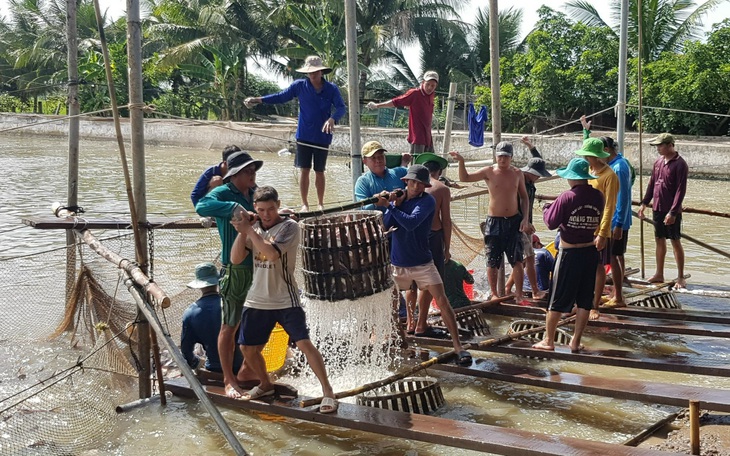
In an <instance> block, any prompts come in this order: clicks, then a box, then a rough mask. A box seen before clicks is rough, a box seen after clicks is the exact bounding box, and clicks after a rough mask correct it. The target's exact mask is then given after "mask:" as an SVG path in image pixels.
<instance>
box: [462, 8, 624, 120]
mask: <svg viewBox="0 0 730 456" xmlns="http://www.w3.org/2000/svg"><path fill="white" fill-rule="evenodd" d="M538 14H539V17H540V19H539V21H538V22H537V24H536V26H535V29H534V30H533V31H532V32H531V33H530V34H529V35H528V36H527V38H526V51H525V52H518V53H516V54H514V56H512V57H511V58H510V57H509V56H507V57H503V58H501V59H500V73H501V74H500V78H501V101H502V110H503V114H502V118H503V120H502V122H503V128H504V129H505V130H506V131H524V130H526V129H528V127H529V126H533V127H534V126H535V125H536V123H535V122H536V120H537V119H541V120H542V122H543V124H544V125H557V124H560V123H562V122H563V121H565V120H566V119H573V118H575V117H577V116H578V115H579V114H580V113H583V112H595V111H598V110H600V109H603V108H605V107H607V106H611V105H612V104H614V102H615V98H616V92H617V80H618V78H617V69H616V66H617V63H618V41H617V40H616V39H615V37H614V36H613V34H612V33H611V31H610V30H609V29H607V28H606V27H589V26H587V25H585V24H581V23H579V24H575V23H573V22H571V21H570V20H569V19H568V18H567V16H566V15H565V14H563V13H559V12H556V11H554V10H552V9H550V8H548V7H541V8H540V9H539V10H538ZM476 92H477V94H478V95H479V98H478V100H477V101H478V102H479V103H481V104H486V105H489V104H490V103H491V101H490V100H491V95H490V90H489V88H488V87H485V86H478V87H477V88H476Z"/></svg>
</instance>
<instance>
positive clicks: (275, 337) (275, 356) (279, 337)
mask: <svg viewBox="0 0 730 456" xmlns="http://www.w3.org/2000/svg"><path fill="white" fill-rule="evenodd" d="M288 346H289V334H287V333H286V331H284V328H282V327H281V325H279V323H277V324H276V326H275V327H274V330H273V331H272V332H271V336H269V341H268V342H266V345H264V350H263V352H262V354H263V355H264V361H266V372H274V371H276V370H279V369H281V366H283V365H284V361H286V349H287V347H288Z"/></svg>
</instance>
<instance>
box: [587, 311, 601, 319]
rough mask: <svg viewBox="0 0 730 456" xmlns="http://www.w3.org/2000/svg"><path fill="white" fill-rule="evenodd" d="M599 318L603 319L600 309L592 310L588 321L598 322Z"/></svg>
mask: <svg viewBox="0 0 730 456" xmlns="http://www.w3.org/2000/svg"><path fill="white" fill-rule="evenodd" d="M599 318H601V312H599V311H598V309H591V312H590V313H589V314H588V319H589V320H591V321H593V320H598V319H599Z"/></svg>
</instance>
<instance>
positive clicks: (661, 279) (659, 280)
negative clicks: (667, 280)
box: [647, 274, 664, 283]
mask: <svg viewBox="0 0 730 456" xmlns="http://www.w3.org/2000/svg"><path fill="white" fill-rule="evenodd" d="M647 282H649V283H664V276H661V275H656V274H654V275H653V276H651V277H649V280H647Z"/></svg>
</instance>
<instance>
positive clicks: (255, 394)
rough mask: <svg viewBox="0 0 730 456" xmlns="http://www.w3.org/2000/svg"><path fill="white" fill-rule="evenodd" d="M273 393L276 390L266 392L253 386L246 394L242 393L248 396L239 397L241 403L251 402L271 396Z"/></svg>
mask: <svg viewBox="0 0 730 456" xmlns="http://www.w3.org/2000/svg"><path fill="white" fill-rule="evenodd" d="M275 392H276V389H270V390H268V391H264V390H262V389H261V388H259V387H258V386H254V387H253V388H251V389H250V390H249V391H248V392H246V393H244V394H246V395H248V396H241V400H242V401H251V400H254V399H259V398H262V397H266V396H273V395H274V393H275Z"/></svg>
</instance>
